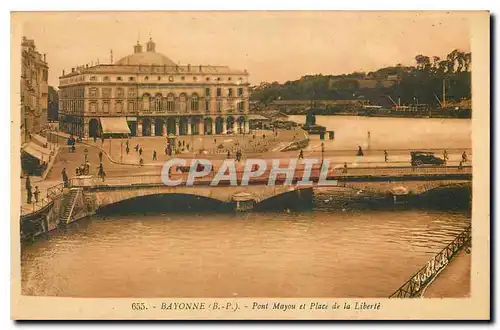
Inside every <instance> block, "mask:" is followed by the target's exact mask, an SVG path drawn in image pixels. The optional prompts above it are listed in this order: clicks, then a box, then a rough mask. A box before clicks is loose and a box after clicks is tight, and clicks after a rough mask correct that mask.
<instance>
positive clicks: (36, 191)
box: [33, 186, 40, 203]
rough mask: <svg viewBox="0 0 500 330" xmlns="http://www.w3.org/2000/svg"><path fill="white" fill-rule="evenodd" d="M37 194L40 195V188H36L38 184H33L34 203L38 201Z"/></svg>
mask: <svg viewBox="0 0 500 330" xmlns="http://www.w3.org/2000/svg"><path fill="white" fill-rule="evenodd" d="M39 195H40V190H38V186H35V191H34V192H33V196H35V203H38V196H39Z"/></svg>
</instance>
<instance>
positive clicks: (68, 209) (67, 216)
mask: <svg viewBox="0 0 500 330" xmlns="http://www.w3.org/2000/svg"><path fill="white" fill-rule="evenodd" d="M82 191H83V189H82V188H71V189H70V190H69V194H67V195H66V196H65V197H64V202H63V203H64V204H63V209H62V213H61V218H60V219H59V224H61V225H65V224H68V223H70V222H71V217H72V216H73V210H74V208H75V203H76V200H77V197H78V195H79V194H81V192H82Z"/></svg>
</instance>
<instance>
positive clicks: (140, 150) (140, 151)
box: [139, 147, 142, 156]
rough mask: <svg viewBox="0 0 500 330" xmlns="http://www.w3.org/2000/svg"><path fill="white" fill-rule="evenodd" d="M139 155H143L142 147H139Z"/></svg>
mask: <svg viewBox="0 0 500 330" xmlns="http://www.w3.org/2000/svg"><path fill="white" fill-rule="evenodd" d="M139 156H142V147H141V148H139Z"/></svg>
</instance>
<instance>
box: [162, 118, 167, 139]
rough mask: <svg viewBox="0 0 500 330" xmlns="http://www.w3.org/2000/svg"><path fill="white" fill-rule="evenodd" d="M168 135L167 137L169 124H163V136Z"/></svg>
mask: <svg viewBox="0 0 500 330" xmlns="http://www.w3.org/2000/svg"><path fill="white" fill-rule="evenodd" d="M166 135H167V122H166V121H165V123H164V124H163V136H166Z"/></svg>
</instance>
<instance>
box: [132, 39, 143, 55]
mask: <svg viewBox="0 0 500 330" xmlns="http://www.w3.org/2000/svg"><path fill="white" fill-rule="evenodd" d="M136 53H142V46H141V44H139V40H137V44H136V45H134V54H136Z"/></svg>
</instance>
